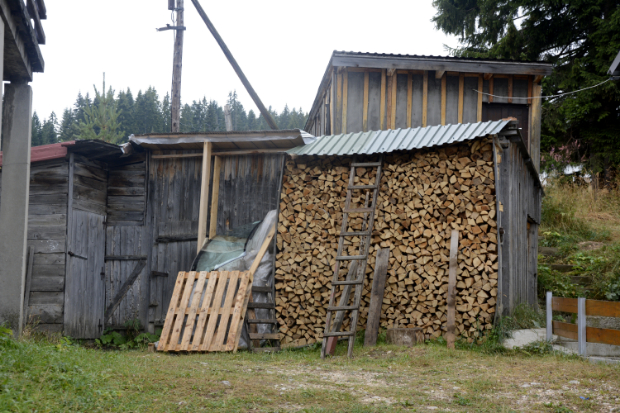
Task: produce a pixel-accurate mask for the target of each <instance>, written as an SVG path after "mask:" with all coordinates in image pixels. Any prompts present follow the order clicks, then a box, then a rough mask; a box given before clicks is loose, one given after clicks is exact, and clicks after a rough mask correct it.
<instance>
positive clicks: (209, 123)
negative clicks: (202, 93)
mask: <svg viewBox="0 0 620 413" xmlns="http://www.w3.org/2000/svg"><path fill="white" fill-rule="evenodd" d="M218 108H219V106H218V104H217V102H216V101H214V100H211V101H209V104H208V105H207V116H206V117H207V119H206V130H207V131H209V132H215V131H219V130H220V129H219V123H220V122H219V119H218V116H219V111H218Z"/></svg>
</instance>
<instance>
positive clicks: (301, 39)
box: [32, 0, 458, 118]
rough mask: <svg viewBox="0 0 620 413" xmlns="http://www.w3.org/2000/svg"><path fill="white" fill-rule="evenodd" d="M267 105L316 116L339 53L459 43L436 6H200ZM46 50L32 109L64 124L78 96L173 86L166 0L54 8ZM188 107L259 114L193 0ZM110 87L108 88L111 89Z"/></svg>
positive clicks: (66, 2) (185, 84)
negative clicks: (439, 25) (232, 106)
mask: <svg viewBox="0 0 620 413" xmlns="http://www.w3.org/2000/svg"><path fill="white" fill-rule="evenodd" d="M200 3H201V4H202V7H203V8H204V9H205V12H206V13H207V15H208V16H209V18H210V20H211V21H212V22H213V24H214V25H215V27H216V29H217V30H218V32H219V33H220V35H221V36H222V38H223V39H224V41H225V42H226V44H227V45H228V48H229V49H230V50H231V52H232V53H233V55H234V56H235V59H236V60H237V62H238V63H239V65H240V66H241V68H242V70H243V71H244V73H245V75H246V77H247V78H248V79H249V80H250V83H251V84H252V86H253V87H254V89H255V90H256V92H257V93H258V95H259V96H260V98H261V100H262V101H263V103H264V104H265V106H267V107H269V106H272V107H273V108H274V109H275V110H277V111H281V110H282V109H283V108H284V105H286V104H288V106H289V108H293V107H294V108H300V107H301V108H302V109H303V110H304V111H306V112H307V111H309V110H310V107H311V105H312V102H313V100H314V97H315V94H316V92H317V89H318V87H319V83H320V81H321V78H322V76H323V73H324V72H325V68H326V67H327V64H328V62H329V58H330V56H331V54H332V52H333V51H334V50H346V51H360V52H377V53H401V54H425V55H446V54H447V52H446V51H445V49H444V45H449V46H450V47H455V46H457V44H458V41H457V39H456V38H455V37H453V36H447V35H445V34H444V33H442V32H439V31H437V30H436V29H435V28H434V25H433V23H432V22H431V18H432V17H433V16H434V14H435V9H434V8H433V6H432V0H408V1H404V0H388V1H385V2H377V1H365V0H312V1H308V2H304V3H302V2H299V1H291V0H263V1H256V0H253V1H248V0H227V1H217V2H216V1H207V0H200ZM46 5H47V20H45V21H43V24H44V30H45V34H46V38H47V42H46V43H47V44H46V45H42V46H41V51H42V53H43V58H44V60H45V72H44V73H36V74H35V75H34V81H33V83H32V86H33V90H34V102H33V109H34V110H35V111H36V112H37V113H38V114H39V116H40V117H41V118H47V117H48V116H49V114H50V113H51V112H52V111H55V112H56V114H57V115H58V116H59V117H60V116H61V115H62V111H63V110H64V109H65V108H67V107H70V106H71V105H73V103H74V102H75V99H76V97H77V94H78V92H82V94H86V93H87V92H89V93H90V94H91V96H93V95H94V90H93V85H94V84H95V85H97V88H98V89H101V84H102V80H103V73H104V72H105V76H106V84H107V86H112V88H113V89H114V90H115V91H117V92H118V91H120V90H124V89H127V88H130V89H131V90H132V92H133V93H134V97H135V95H136V94H137V92H138V90H146V89H147V88H148V87H149V86H153V87H155V89H156V90H157V91H158V93H159V94H160V99H161V98H163V96H164V95H165V94H166V92H167V91H170V89H171V84H172V56H173V33H172V32H171V31H166V32H157V31H156V30H155V29H156V28H157V27H164V26H166V24H172V21H171V13H170V11H168V2H167V0H99V1H95V0H46ZM185 25H186V27H187V31H186V32H185V41H184V49H183V79H182V88H181V99H182V102H183V103H191V102H192V101H193V100H198V99H202V98H203V97H206V98H207V99H208V100H211V99H213V100H216V101H217V102H219V103H220V104H221V105H223V104H224V103H225V102H226V99H227V96H228V93H229V92H230V91H232V90H236V91H237V95H238V97H239V100H240V101H241V103H242V104H243V106H244V107H245V109H246V110H250V109H254V111H255V112H257V113H258V110H257V109H256V107H255V105H254V103H253V102H252V100H251V98H250V96H249V94H248V93H247V92H246V91H245V89H244V87H243V85H242V84H241V82H240V81H239V79H238V77H237V75H236V74H235V72H234V70H233V69H232V67H231V66H230V64H229V63H228V61H227V60H226V58H225V57H224V54H223V53H222V51H221V49H220V48H219V46H218V45H217V43H216V42H215V40H214V39H213V36H212V35H211V34H210V32H209V31H208V29H207V28H206V26H205V24H204V23H203V21H202V20H201V18H200V16H199V15H198V13H197V12H196V10H195V8H194V6H193V4H192V2H191V0H185ZM107 86H106V87H107Z"/></svg>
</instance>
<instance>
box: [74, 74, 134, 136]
mask: <svg viewBox="0 0 620 413" xmlns="http://www.w3.org/2000/svg"><path fill="white" fill-rule="evenodd" d="M103 87H104V88H105V83H104V85H103ZM94 88H95V96H96V97H95V99H96V101H97V104H96V105H95V104H93V105H91V106H89V107H86V108H84V118H85V120H84V121H80V134H79V139H102V140H104V141H106V142H109V143H117V144H118V143H121V140H122V138H123V135H122V132H121V131H120V124H119V123H118V116H119V111H118V108H117V102H116V100H115V99H114V91H113V90H112V88H110V89H109V90H108V92H107V93H106V92H105V89H104V91H103V94H100V93H99V91H98V90H97V87H94Z"/></svg>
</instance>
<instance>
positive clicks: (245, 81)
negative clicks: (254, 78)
mask: <svg viewBox="0 0 620 413" xmlns="http://www.w3.org/2000/svg"><path fill="white" fill-rule="evenodd" d="M178 1H179V2H181V3H182V2H183V0H178ZM192 3H193V4H194V7H196V10H197V11H198V14H199V15H200V17H201V18H202V21H204V22H205V24H206V25H207V28H208V29H209V31H210V32H211V34H212V35H213V37H214V38H215V41H216V42H217V44H218V45H219V46H220V48H221V49H222V52H224V55H225V56H226V59H228V62H229V63H230V65H231V66H232V67H233V69H234V70H235V73H237V76H239V80H241V83H243V86H245V89H246V90H247V91H248V93H249V95H250V97H251V98H252V100H253V101H254V103H255V104H256V106H257V107H258V110H259V111H260V113H261V115H263V117H264V118H265V121H267V124H268V125H269V127H270V128H271V129H273V130H278V125H276V121H275V120H273V118H272V117H271V114H270V113H269V111H268V110H267V108H266V107H265V105H263V102H262V101H261V100H260V98H259V97H258V95H257V94H256V91H254V88H253V87H252V85H251V84H250V81H249V80H248V78H247V77H245V74H244V73H243V71H242V70H241V67H240V66H239V64H238V63H237V61H236V60H235V58H234V57H233V55H232V53H231V52H230V50H229V49H228V46H226V43H224V40H223V39H222V37H221V36H220V34H219V33H218V32H217V30H215V26H214V25H213V23H211V20H209V18H208V17H207V14H206V13H205V11H204V10H203V8H202V6H201V5H200V3H199V2H198V0H192Z"/></svg>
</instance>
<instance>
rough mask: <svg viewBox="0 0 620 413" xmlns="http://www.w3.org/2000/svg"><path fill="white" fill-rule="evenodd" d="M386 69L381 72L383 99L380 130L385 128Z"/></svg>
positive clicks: (380, 112) (380, 107)
mask: <svg viewBox="0 0 620 413" xmlns="http://www.w3.org/2000/svg"><path fill="white" fill-rule="evenodd" d="M386 75H387V71H386V69H383V70H382V71H381V98H380V102H379V125H380V127H379V129H381V130H383V129H384V128H385V84H386Z"/></svg>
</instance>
